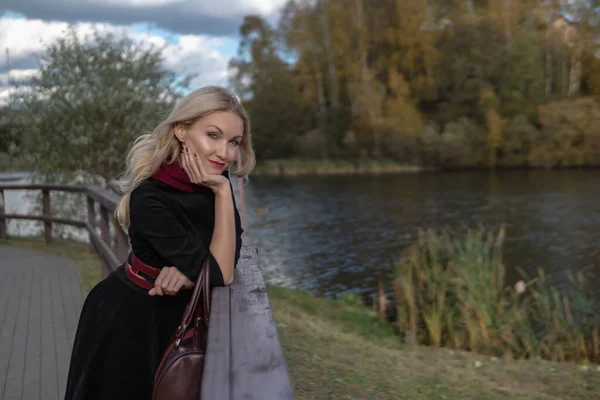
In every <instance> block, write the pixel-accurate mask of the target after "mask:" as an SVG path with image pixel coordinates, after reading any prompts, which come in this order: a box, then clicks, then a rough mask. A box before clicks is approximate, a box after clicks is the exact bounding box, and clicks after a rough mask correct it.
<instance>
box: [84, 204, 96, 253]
mask: <svg viewBox="0 0 600 400" xmlns="http://www.w3.org/2000/svg"><path fill="white" fill-rule="evenodd" d="M86 199H87V220H88V224H89V229H90V230H91V229H94V230H95V229H96V209H95V207H94V205H95V203H94V199H92V198H91V197H90V196H87V198H86ZM88 234H89V238H90V246H92V248H93V249H94V250H95V247H94V241H93V240H92V233H91V232H88Z"/></svg>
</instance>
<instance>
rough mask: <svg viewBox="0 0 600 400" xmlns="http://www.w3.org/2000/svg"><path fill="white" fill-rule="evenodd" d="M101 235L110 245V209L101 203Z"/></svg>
mask: <svg viewBox="0 0 600 400" xmlns="http://www.w3.org/2000/svg"><path fill="white" fill-rule="evenodd" d="M100 237H101V238H102V241H104V243H106V244H107V245H109V246H110V228H109V226H108V209H107V208H106V207H104V206H103V205H102V204H101V205H100Z"/></svg>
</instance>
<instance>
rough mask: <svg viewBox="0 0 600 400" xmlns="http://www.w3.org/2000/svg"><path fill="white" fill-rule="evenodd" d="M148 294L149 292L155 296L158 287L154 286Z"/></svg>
mask: <svg viewBox="0 0 600 400" xmlns="http://www.w3.org/2000/svg"><path fill="white" fill-rule="evenodd" d="M148 294H149V295H150V296H155V295H156V288H152V289H150V291H149V292H148Z"/></svg>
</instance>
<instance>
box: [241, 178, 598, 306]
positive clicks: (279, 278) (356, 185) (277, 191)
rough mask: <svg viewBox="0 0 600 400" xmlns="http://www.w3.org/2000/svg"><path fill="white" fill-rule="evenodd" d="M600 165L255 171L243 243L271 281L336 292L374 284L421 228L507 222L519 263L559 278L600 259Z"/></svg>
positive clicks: (511, 276) (512, 274) (512, 254)
mask: <svg viewBox="0 0 600 400" xmlns="http://www.w3.org/2000/svg"><path fill="white" fill-rule="evenodd" d="M599 176H600V171H599V170H568V171H502V172H488V171H461V172H443V173H423V174H406V175H394V176H391V175H385V176H377V177H370V176H362V177H344V176H342V177H340V176H334V177H286V178H264V177H254V178H252V180H251V182H250V183H249V184H248V185H247V186H246V188H245V193H244V195H245V201H246V229H247V232H248V234H247V236H246V239H245V240H246V244H249V245H254V246H257V247H258V248H259V253H260V262H261V266H262V269H263V271H264V274H265V277H266V279H267V281H269V282H270V283H274V284H282V285H286V286H294V287H300V288H304V289H315V290H317V291H318V292H321V293H323V294H327V295H331V294H333V293H340V292H344V291H347V290H356V291H367V292H369V293H372V292H374V290H375V287H376V283H377V279H380V278H381V279H384V280H388V279H389V278H391V276H392V261H393V260H395V259H397V258H398V255H399V253H400V252H401V251H402V249H404V248H405V247H406V246H407V245H408V244H409V243H410V242H411V241H412V240H414V238H415V235H416V233H417V229H418V228H419V227H425V228H441V227H445V226H449V227H459V226H461V225H465V226H469V227H474V226H476V224H478V223H482V224H484V226H486V227H487V228H490V229H497V228H498V227H499V226H500V224H502V223H504V224H505V225H506V229H507V238H506V243H505V260H506V263H507V265H508V268H509V271H508V280H509V281H510V282H513V281H515V280H516V279H518V278H519V275H518V274H517V272H516V271H515V268H514V267H515V266H520V267H522V268H523V269H524V270H525V271H526V272H527V273H531V274H534V273H535V271H536V270H537V269H538V268H542V269H544V270H545V271H547V272H548V273H551V274H552V276H553V278H554V280H556V281H557V282H558V283H561V282H564V281H565V280H566V270H567V269H572V270H578V269H580V268H582V267H590V266H592V267H595V268H600V250H599V246H598V237H599V234H600V202H599V201H598V200H597V199H599V198H600V184H599V183H598V181H599V180H598V177H599Z"/></svg>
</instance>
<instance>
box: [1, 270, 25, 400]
mask: <svg viewBox="0 0 600 400" xmlns="http://www.w3.org/2000/svg"><path fill="white" fill-rule="evenodd" d="M10 262H11V261H10V260H9V261H8V262H6V263H5V264H6V265H7V267H6V269H7V270H9V271H10V275H11V276H12V278H11V279H10V281H11V285H10V286H8V287H7V288H6V290H5V291H3V292H2V293H0V296H2V297H3V298H4V301H5V303H6V307H5V312H4V318H3V322H2V331H0V395H1V396H0V397H1V398H3V399H4V398H6V396H4V390H5V388H6V378H7V376H8V372H9V361H10V354H11V352H12V348H13V338H14V333H15V325H16V323H17V309H18V307H19V299H20V297H21V282H22V280H23V275H24V271H23V269H20V268H15V267H13V266H12V264H11V263H10Z"/></svg>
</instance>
